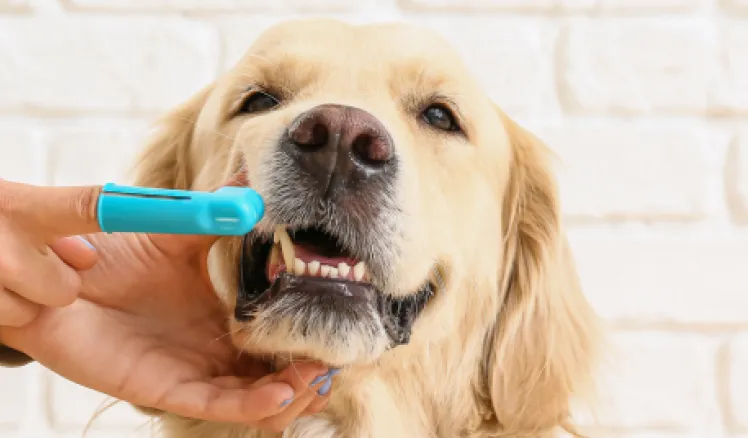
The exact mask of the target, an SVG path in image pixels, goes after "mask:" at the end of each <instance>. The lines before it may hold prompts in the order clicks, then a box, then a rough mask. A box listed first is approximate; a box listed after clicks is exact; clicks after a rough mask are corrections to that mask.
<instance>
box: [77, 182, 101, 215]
mask: <svg viewBox="0 0 748 438" xmlns="http://www.w3.org/2000/svg"><path fill="white" fill-rule="evenodd" d="M98 200H99V189H98V188H95V187H89V188H86V189H84V190H81V192H80V194H79V195H78V196H76V197H75V198H73V201H72V202H73V209H74V211H75V212H76V213H77V214H78V215H79V216H80V217H82V218H87V219H92V220H95V219H96V215H97V213H96V207H97V204H98Z"/></svg>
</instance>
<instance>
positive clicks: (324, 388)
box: [317, 379, 332, 395]
mask: <svg viewBox="0 0 748 438" xmlns="http://www.w3.org/2000/svg"><path fill="white" fill-rule="evenodd" d="M331 388H332V379H328V380H327V381H326V382H325V384H324V385H322V388H320V389H319V391H317V394H319V395H325V394H327V393H328V392H330V389H331Z"/></svg>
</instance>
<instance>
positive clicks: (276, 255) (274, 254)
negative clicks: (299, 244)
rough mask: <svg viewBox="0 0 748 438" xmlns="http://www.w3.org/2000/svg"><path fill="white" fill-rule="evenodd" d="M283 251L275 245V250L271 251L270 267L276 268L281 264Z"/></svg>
mask: <svg viewBox="0 0 748 438" xmlns="http://www.w3.org/2000/svg"><path fill="white" fill-rule="evenodd" d="M280 253H281V249H280V247H279V246H278V245H273V248H272V249H271V250H270V266H275V265H278V264H280V258H281V254H280Z"/></svg>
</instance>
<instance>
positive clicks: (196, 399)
mask: <svg viewBox="0 0 748 438" xmlns="http://www.w3.org/2000/svg"><path fill="white" fill-rule="evenodd" d="M293 394H294V392H293V388H291V387H290V386H289V385H288V384H286V383H282V382H271V383H268V384H266V385H261V386H259V387H252V388H249V389H246V388H245V389H224V388H221V387H220V386H218V385H215V384H213V383H208V382H192V383H183V384H180V385H178V386H177V387H175V388H174V389H172V390H171V391H170V392H169V393H168V394H167V395H166V396H165V397H164V398H163V399H162V402H161V403H159V405H158V406H155V407H156V408H158V409H162V410H165V411H169V412H174V413H175V414H177V415H181V416H185V417H191V418H197V419H201V420H206V421H220V422H234V423H246V422H250V423H252V422H259V421H261V420H263V419H265V418H268V417H271V416H273V415H275V414H277V413H279V412H281V411H282V410H283V409H284V408H285V407H286V406H288V404H289V403H290V400H293Z"/></svg>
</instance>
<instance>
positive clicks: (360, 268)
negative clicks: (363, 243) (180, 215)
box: [353, 262, 366, 281]
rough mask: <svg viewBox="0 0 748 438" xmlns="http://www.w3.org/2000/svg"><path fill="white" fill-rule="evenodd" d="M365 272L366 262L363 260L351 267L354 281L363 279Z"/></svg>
mask: <svg viewBox="0 0 748 438" xmlns="http://www.w3.org/2000/svg"><path fill="white" fill-rule="evenodd" d="M365 273H366V264H365V263H364V262H358V263H356V266H354V267H353V278H354V279H355V280H356V281H361V280H363V279H364V274H365Z"/></svg>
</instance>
